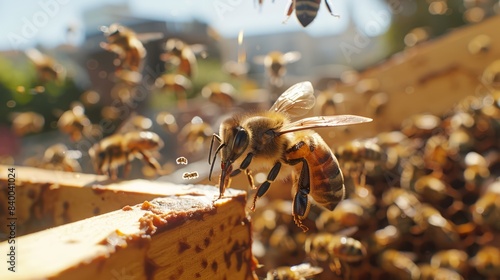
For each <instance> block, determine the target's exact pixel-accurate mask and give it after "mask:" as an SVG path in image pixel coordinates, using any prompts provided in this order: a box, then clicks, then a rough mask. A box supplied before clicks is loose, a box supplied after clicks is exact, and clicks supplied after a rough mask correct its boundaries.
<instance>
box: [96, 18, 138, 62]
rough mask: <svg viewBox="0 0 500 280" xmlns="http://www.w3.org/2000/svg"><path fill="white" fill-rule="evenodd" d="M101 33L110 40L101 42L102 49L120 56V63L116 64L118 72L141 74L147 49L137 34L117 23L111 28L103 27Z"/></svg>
mask: <svg viewBox="0 0 500 280" xmlns="http://www.w3.org/2000/svg"><path fill="white" fill-rule="evenodd" d="M101 31H102V32H103V33H104V35H105V36H106V39H107V40H108V42H107V43H105V42H101V44H100V46H101V48H103V49H105V50H107V51H110V52H114V53H116V54H117V55H118V61H117V62H115V64H116V66H117V67H118V68H117V71H119V70H129V71H132V72H140V70H141V69H142V61H143V59H144V57H146V49H145V48H144V45H143V44H142V42H141V41H140V40H139V39H138V38H137V35H136V33H135V32H134V31H132V30H131V29H129V28H127V27H125V26H122V25H120V24H117V23H113V24H111V25H110V26H109V27H107V26H102V27H101Z"/></svg>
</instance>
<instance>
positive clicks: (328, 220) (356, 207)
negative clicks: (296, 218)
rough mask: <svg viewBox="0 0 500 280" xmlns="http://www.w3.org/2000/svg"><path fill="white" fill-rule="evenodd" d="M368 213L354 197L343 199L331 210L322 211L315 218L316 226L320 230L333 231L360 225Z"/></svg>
mask: <svg viewBox="0 0 500 280" xmlns="http://www.w3.org/2000/svg"><path fill="white" fill-rule="evenodd" d="M368 217H369V215H368V213H367V211H366V210H365V209H364V208H363V206H362V205H361V204H360V203H359V202H358V201H357V200H354V199H351V198H348V199H344V200H342V201H341V202H339V204H338V205H337V207H335V209H334V210H333V211H322V212H321V214H319V216H318V218H317V219H316V227H317V228H318V229H319V230H321V231H326V232H335V231H338V230H339V229H340V228H347V227H354V226H360V225H361V224H364V223H365V222H366V221H367V219H368Z"/></svg>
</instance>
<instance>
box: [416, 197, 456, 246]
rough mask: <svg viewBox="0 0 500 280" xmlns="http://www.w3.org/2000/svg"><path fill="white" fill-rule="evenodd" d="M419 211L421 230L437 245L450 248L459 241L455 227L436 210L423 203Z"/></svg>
mask: <svg viewBox="0 0 500 280" xmlns="http://www.w3.org/2000/svg"><path fill="white" fill-rule="evenodd" d="M420 211H421V213H422V217H423V223H422V224H421V227H422V230H424V231H425V234H427V235H428V236H429V237H430V238H432V240H433V241H434V242H436V243H437V244H438V245H440V246H452V245H453V244H456V243H457V242H458V241H459V240H460V236H459V234H458V232H457V229H456V226H455V225H454V224H453V223H452V222H450V221H449V220H447V219H446V218H445V217H443V216H442V215H441V213H440V212H439V211H438V210H437V209H436V208H434V207H432V206H430V205H428V204H425V203H424V204H422V207H421V208H420Z"/></svg>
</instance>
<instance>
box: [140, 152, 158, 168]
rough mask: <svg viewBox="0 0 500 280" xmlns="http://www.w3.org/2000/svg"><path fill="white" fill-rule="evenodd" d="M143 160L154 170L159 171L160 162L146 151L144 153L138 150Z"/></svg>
mask: <svg viewBox="0 0 500 280" xmlns="http://www.w3.org/2000/svg"><path fill="white" fill-rule="evenodd" d="M139 153H140V154H141V155H142V156H143V158H144V160H145V161H146V163H147V164H148V165H149V166H151V167H152V168H153V169H154V170H156V172H160V171H161V166H160V163H159V162H158V161H157V160H156V159H155V158H154V157H152V156H150V155H149V154H148V153H145V152H142V151H141V152H139Z"/></svg>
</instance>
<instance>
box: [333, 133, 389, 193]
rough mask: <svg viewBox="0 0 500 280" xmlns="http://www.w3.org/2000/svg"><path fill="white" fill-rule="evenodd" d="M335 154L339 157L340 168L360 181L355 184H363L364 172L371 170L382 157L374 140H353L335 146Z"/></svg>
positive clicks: (380, 150)
mask: <svg viewBox="0 0 500 280" xmlns="http://www.w3.org/2000/svg"><path fill="white" fill-rule="evenodd" d="M336 154H337V155H338V156H339V158H341V159H342V160H341V165H342V169H343V170H344V172H345V173H347V174H349V175H350V176H351V177H352V178H353V179H355V180H358V177H360V178H361V181H360V182H359V181H357V182H355V184H356V185H364V182H365V176H366V173H367V172H369V171H373V170H374V169H375V167H376V166H377V164H378V163H380V162H381V161H382V159H383V157H384V154H383V152H382V149H381V148H380V146H379V145H377V143H375V141H373V140H371V139H368V140H354V141H351V142H348V143H347V144H345V145H342V146H340V147H338V148H337V152H336Z"/></svg>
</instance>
